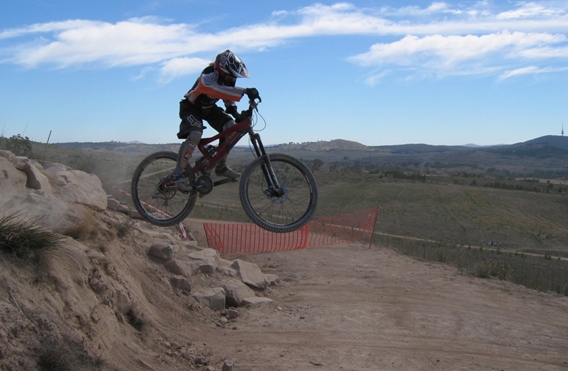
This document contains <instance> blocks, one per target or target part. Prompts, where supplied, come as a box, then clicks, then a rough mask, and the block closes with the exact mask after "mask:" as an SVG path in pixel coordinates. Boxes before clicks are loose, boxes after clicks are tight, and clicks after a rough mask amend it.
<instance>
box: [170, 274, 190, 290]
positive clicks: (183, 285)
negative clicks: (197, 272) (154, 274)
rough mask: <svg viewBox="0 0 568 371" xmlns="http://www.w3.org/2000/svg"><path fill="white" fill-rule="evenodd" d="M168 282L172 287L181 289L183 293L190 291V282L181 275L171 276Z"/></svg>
mask: <svg viewBox="0 0 568 371" xmlns="http://www.w3.org/2000/svg"><path fill="white" fill-rule="evenodd" d="M170 284H171V285H172V287H173V288H174V289H179V290H181V291H182V292H183V293H184V294H190V293H191V283H190V282H189V281H188V280H187V279H185V278H182V277H172V278H171V279H170Z"/></svg>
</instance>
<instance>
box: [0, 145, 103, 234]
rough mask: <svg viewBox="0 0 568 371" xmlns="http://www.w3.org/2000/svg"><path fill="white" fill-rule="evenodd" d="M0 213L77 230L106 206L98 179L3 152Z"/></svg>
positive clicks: (58, 228)
mask: <svg viewBox="0 0 568 371" xmlns="http://www.w3.org/2000/svg"><path fill="white" fill-rule="evenodd" d="M0 191H1V193H0V214H1V215H13V214H15V215H17V216H18V217H20V218H23V219H26V220H31V221H33V222H35V223H37V224H39V225H42V226H43V227H45V228H47V229H49V230H51V231H54V232H57V233H65V232H66V231H68V230H70V229H72V228H74V227H77V226H78V225H79V224H80V223H81V222H82V221H83V220H84V219H85V217H86V215H87V214H88V213H92V212H93V211H102V210H105V209H106V207H107V195H106V192H105V191H104V189H103V187H102V184H101V182H100V180H99V178H98V177H97V176H95V175H92V174H87V173H85V172H83V171H80V170H74V169H71V168H68V167H67V166H64V165H61V164H56V163H52V162H45V163H39V162H38V161H35V160H31V159H28V158H25V157H18V156H15V155H14V154H13V153H12V152H9V151H0Z"/></svg>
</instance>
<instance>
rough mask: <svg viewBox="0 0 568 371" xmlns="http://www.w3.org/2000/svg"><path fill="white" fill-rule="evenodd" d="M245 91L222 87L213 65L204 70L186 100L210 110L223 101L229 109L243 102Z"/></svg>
mask: <svg viewBox="0 0 568 371" xmlns="http://www.w3.org/2000/svg"><path fill="white" fill-rule="evenodd" d="M244 90H245V89H244V88H239V87H236V86H225V85H220V84H219V83H218V82H217V79H216V78H215V71H214V68H213V66H212V65H211V66H208V67H207V68H205V69H204V70H203V72H202V73H201V75H200V76H199V78H198V79H197V81H196V82H195V84H194V85H193V87H192V88H191V89H190V90H189V91H188V92H187V94H185V98H186V99H187V100H188V101H189V102H190V103H191V104H193V105H194V106H196V107H198V108H210V107H212V106H214V105H215V104H216V103H217V101H218V100H219V99H222V100H223V102H224V103H225V106H226V107H229V106H234V105H235V102H239V101H240V100H241V98H242V96H243V94H244Z"/></svg>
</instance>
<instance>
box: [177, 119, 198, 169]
mask: <svg viewBox="0 0 568 371" xmlns="http://www.w3.org/2000/svg"><path fill="white" fill-rule="evenodd" d="M200 140H201V131H199V130H192V131H191V132H190V133H189V135H188V136H187V139H186V140H185V142H183V143H182V144H181V146H180V148H179V153H178V160H177V164H176V168H175V169H174V172H173V174H172V175H174V177H179V176H181V175H183V171H184V170H185V168H186V166H187V164H188V162H189V160H190V159H191V156H192V155H193V152H194V151H195V147H197V144H199V141H200Z"/></svg>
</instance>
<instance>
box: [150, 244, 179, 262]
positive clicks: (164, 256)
mask: <svg viewBox="0 0 568 371" xmlns="http://www.w3.org/2000/svg"><path fill="white" fill-rule="evenodd" d="M148 253H149V254H150V255H151V256H153V257H155V258H158V259H161V260H169V259H171V258H172V256H173V254H174V249H173V248H172V247H171V246H170V245H169V244H167V243H165V242H155V243H153V244H152V246H150V250H149V251H148Z"/></svg>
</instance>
